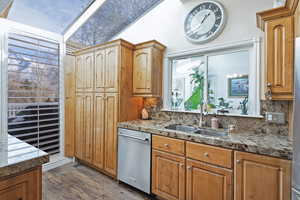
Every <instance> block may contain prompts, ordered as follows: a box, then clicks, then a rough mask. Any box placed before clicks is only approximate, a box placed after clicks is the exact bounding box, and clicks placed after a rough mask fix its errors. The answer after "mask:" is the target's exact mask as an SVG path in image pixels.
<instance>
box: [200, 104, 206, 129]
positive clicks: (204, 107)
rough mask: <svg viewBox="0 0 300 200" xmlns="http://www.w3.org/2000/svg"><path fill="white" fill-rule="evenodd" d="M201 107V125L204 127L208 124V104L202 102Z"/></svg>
mask: <svg viewBox="0 0 300 200" xmlns="http://www.w3.org/2000/svg"><path fill="white" fill-rule="evenodd" d="M199 108H200V118H199V127H204V126H205V125H206V119H205V116H207V115H208V113H207V104H205V103H201V104H200V106H199Z"/></svg>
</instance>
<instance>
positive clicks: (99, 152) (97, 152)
mask: <svg viewBox="0 0 300 200" xmlns="http://www.w3.org/2000/svg"><path fill="white" fill-rule="evenodd" d="M105 117H106V116H105V93H99V94H95V96H94V140H95V141H94V159H93V164H94V165H95V166H96V167H97V168H99V169H104V146H105V141H104V139H105Z"/></svg>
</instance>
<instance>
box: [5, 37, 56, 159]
mask: <svg viewBox="0 0 300 200" xmlns="http://www.w3.org/2000/svg"><path fill="white" fill-rule="evenodd" d="M59 55H60V54H59V44H58V43H55V42H50V41H47V40H42V39H37V38H35V37H28V36H24V35H20V34H15V33H10V34H9V36H8V68H7V73H8V76H7V80H8V81H7V87H8V134H10V135H13V136H15V137H17V138H19V139H21V140H23V141H25V142H27V143H29V144H31V145H34V146H36V147H38V148H39V149H41V150H44V151H46V152H48V153H50V154H54V153H58V152H59V149H60V148H59V147H60V146H59V145H60V135H59V133H60V123H59V122H60V120H59Z"/></svg>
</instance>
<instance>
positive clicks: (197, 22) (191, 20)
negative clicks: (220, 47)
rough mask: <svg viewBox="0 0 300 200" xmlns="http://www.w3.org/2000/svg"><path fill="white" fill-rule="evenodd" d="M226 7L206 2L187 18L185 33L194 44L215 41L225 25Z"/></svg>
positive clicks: (213, 2)
mask: <svg viewBox="0 0 300 200" xmlns="http://www.w3.org/2000/svg"><path fill="white" fill-rule="evenodd" d="M225 17H226V16H225V10H224V7H223V6H222V5H221V4H220V3H218V2H215V1H205V2H203V3H201V4H200V5H198V6H197V7H195V8H194V9H193V10H192V11H191V12H190V13H189V14H188V16H187V17H186V19H185V23H184V31H185V34H186V37H187V39H189V40H190V41H192V42H197V43H204V42H208V41H209V40H213V39H215V38H216V37H217V36H218V35H219V34H220V33H221V32H222V30H223V28H224V25H225V21H226V20H225Z"/></svg>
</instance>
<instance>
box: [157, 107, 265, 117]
mask: <svg viewBox="0 0 300 200" xmlns="http://www.w3.org/2000/svg"><path fill="white" fill-rule="evenodd" d="M161 111H162V112H175V113H189V114H200V111H184V110H171V109H166V108H163V109H161ZM209 115H214V114H212V113H210V114H209ZM216 115H217V116H226V117H244V118H256V119H264V118H265V117H264V116H262V115H239V114H216Z"/></svg>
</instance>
